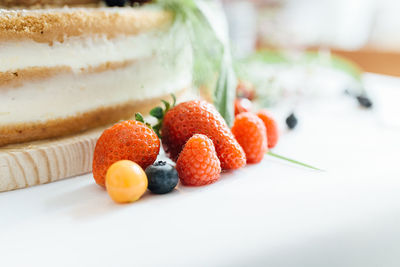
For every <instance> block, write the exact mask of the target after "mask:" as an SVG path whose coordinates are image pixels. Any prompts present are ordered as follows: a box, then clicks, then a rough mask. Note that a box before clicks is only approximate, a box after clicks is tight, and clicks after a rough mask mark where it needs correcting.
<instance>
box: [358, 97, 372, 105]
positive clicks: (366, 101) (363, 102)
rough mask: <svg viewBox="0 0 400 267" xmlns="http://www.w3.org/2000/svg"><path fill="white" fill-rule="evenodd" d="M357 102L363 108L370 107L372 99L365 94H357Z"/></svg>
mask: <svg viewBox="0 0 400 267" xmlns="http://www.w3.org/2000/svg"><path fill="white" fill-rule="evenodd" d="M357 100H358V103H359V104H360V106H362V107H364V108H372V101H371V99H369V98H368V97H367V96H365V95H359V96H357Z"/></svg>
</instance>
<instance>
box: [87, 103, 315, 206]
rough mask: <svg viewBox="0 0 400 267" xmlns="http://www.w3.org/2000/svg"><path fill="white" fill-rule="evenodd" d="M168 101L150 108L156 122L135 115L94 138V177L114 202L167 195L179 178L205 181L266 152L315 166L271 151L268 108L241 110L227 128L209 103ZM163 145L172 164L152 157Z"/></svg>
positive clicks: (273, 136) (272, 126)
mask: <svg viewBox="0 0 400 267" xmlns="http://www.w3.org/2000/svg"><path fill="white" fill-rule="evenodd" d="M172 99H173V102H172V103H169V102H167V101H163V103H164V107H156V108H154V109H153V110H151V112H150V115H152V116H153V117H155V118H156V119H157V120H158V121H157V123H156V124H155V125H154V126H152V125H150V124H149V123H147V122H145V121H144V118H143V116H142V115H140V114H136V116H135V117H136V120H128V121H123V122H119V123H117V124H115V125H114V126H112V127H110V128H109V129H107V130H105V131H104V132H103V134H102V135H101V136H100V138H99V140H98V141H97V144H96V147H95V150H94V158H93V177H94V179H95V181H96V183H97V184H99V185H100V186H103V187H105V188H106V189H107V192H108V193H109V195H110V197H111V198H112V199H113V200H114V201H115V202H118V203H128V202H134V201H136V200H138V199H140V197H141V196H142V195H143V194H144V193H145V192H146V191H147V189H148V190H149V191H151V192H152V193H154V194H166V193H169V192H171V191H173V190H174V188H175V187H176V186H177V184H178V182H179V181H180V182H181V184H182V185H183V186H204V185H208V184H211V183H214V182H216V181H217V180H218V179H219V177H220V175H221V172H222V171H223V170H236V169H239V168H243V167H245V165H246V164H255V163H260V162H261V161H262V159H263V158H264V156H265V155H266V154H269V155H271V156H274V157H277V158H280V159H283V160H287V161H290V162H292V163H295V164H300V165H302V166H305V167H309V168H313V169H316V168H314V167H312V166H309V165H306V164H303V163H300V162H297V161H295V160H291V159H288V158H285V157H283V156H280V155H276V154H274V153H272V152H269V149H272V148H273V147H275V146H276V144H277V142H278V139H279V132H278V127H277V124H276V122H275V120H274V119H273V117H272V116H271V115H270V114H269V113H268V111H266V110H260V111H259V112H258V113H252V112H251V109H250V110H249V109H243V110H240V111H239V112H238V114H237V115H236V117H235V120H234V123H233V127H232V129H230V128H229V127H228V125H227V124H226V122H225V120H224V119H223V118H222V116H221V115H220V114H219V112H218V111H217V110H216V108H215V107H214V106H213V105H212V104H210V103H208V102H206V101H202V100H193V101H187V102H183V103H180V104H178V105H176V103H175V102H176V100H175V97H174V96H173V97H172ZM161 143H162V145H163V148H164V150H165V152H166V154H167V155H168V156H169V158H170V159H171V160H172V161H175V162H176V164H169V163H167V162H166V161H156V159H157V157H158V155H159V152H160V147H161ZM174 165H175V166H174Z"/></svg>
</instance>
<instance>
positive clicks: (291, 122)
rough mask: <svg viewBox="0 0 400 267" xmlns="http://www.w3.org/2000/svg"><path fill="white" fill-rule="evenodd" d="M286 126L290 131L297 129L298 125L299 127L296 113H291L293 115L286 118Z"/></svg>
mask: <svg viewBox="0 0 400 267" xmlns="http://www.w3.org/2000/svg"><path fill="white" fill-rule="evenodd" d="M286 125H287V127H288V128H289V129H290V130H292V129H294V128H295V127H296V125H297V118H296V116H295V115H294V113H291V114H290V115H289V117H287V118H286Z"/></svg>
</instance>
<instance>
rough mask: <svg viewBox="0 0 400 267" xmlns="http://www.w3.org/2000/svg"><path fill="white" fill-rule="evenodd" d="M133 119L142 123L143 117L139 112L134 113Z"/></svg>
mask: <svg viewBox="0 0 400 267" xmlns="http://www.w3.org/2000/svg"><path fill="white" fill-rule="evenodd" d="M135 120H137V121H139V122H143V123H144V118H143V116H142V114H140V113H136V114H135Z"/></svg>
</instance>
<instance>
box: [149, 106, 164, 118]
mask: <svg viewBox="0 0 400 267" xmlns="http://www.w3.org/2000/svg"><path fill="white" fill-rule="evenodd" d="M150 115H151V116H153V117H154V118H156V119H159V120H160V119H162V118H163V117H164V111H163V109H162V108H161V107H155V108H153V109H152V110H150Z"/></svg>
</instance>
